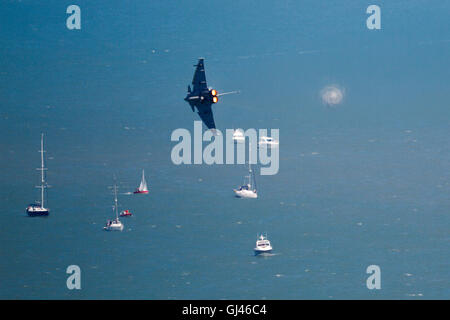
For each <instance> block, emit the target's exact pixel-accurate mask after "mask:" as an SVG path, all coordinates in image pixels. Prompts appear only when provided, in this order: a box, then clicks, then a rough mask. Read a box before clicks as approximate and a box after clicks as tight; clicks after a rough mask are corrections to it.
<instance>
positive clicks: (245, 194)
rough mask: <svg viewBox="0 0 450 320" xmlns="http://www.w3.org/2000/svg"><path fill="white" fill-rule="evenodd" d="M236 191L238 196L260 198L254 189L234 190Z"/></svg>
mask: <svg viewBox="0 0 450 320" xmlns="http://www.w3.org/2000/svg"><path fill="white" fill-rule="evenodd" d="M234 193H235V194H236V197H238V198H251V199H256V198H258V194H257V193H256V192H255V191H253V190H234Z"/></svg>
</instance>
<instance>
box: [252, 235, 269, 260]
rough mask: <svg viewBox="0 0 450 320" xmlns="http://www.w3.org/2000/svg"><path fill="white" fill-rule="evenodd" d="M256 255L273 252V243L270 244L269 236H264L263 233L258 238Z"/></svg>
mask: <svg viewBox="0 0 450 320" xmlns="http://www.w3.org/2000/svg"><path fill="white" fill-rule="evenodd" d="M254 250H255V255H258V254H261V253H270V252H272V245H271V244H270V241H269V240H268V239H267V236H265V237H264V236H263V235H262V234H261V235H260V236H259V237H258V238H257V239H256V246H255V249H254Z"/></svg>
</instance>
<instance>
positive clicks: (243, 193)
mask: <svg viewBox="0 0 450 320" xmlns="http://www.w3.org/2000/svg"><path fill="white" fill-rule="evenodd" d="M250 153H251V151H249V154H250ZM249 158H250V157H249ZM245 178H248V182H247V183H245V181H244V184H243V185H242V186H240V187H239V189H237V190H236V189H234V190H233V191H234V193H235V194H236V197H238V198H252V199H256V198H258V193H257V192H256V179H255V175H254V174H253V171H252V165H251V161H250V159H249V161H248V176H245ZM252 180H253V185H252Z"/></svg>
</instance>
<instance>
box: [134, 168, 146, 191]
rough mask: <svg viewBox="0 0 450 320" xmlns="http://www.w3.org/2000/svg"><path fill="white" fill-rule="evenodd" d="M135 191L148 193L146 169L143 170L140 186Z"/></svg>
mask: <svg viewBox="0 0 450 320" xmlns="http://www.w3.org/2000/svg"><path fill="white" fill-rule="evenodd" d="M134 193H144V194H145V193H148V189H147V182H146V181H145V175H144V170H142V179H141V184H140V185H139V188H137V189H136V190H135V191H134Z"/></svg>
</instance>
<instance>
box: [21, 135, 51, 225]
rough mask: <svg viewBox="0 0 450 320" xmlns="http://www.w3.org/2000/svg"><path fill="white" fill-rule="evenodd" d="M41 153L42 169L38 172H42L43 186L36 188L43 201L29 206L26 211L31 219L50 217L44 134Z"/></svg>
mask: <svg viewBox="0 0 450 320" xmlns="http://www.w3.org/2000/svg"><path fill="white" fill-rule="evenodd" d="M39 152H40V153H41V167H40V168H38V169H37V170H39V171H41V185H40V186H37V187H36V188H39V189H41V201H40V202H39V201H36V203H33V204H30V205H28V207H27V208H26V211H27V214H28V215H29V216H30V217H37V216H48V215H49V214H50V209H48V208H46V207H45V206H44V204H45V202H44V200H45V199H44V194H45V189H46V188H48V185H47V183H46V182H45V174H44V172H45V170H47V168H44V152H45V151H44V134H41V150H40V151H39Z"/></svg>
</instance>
